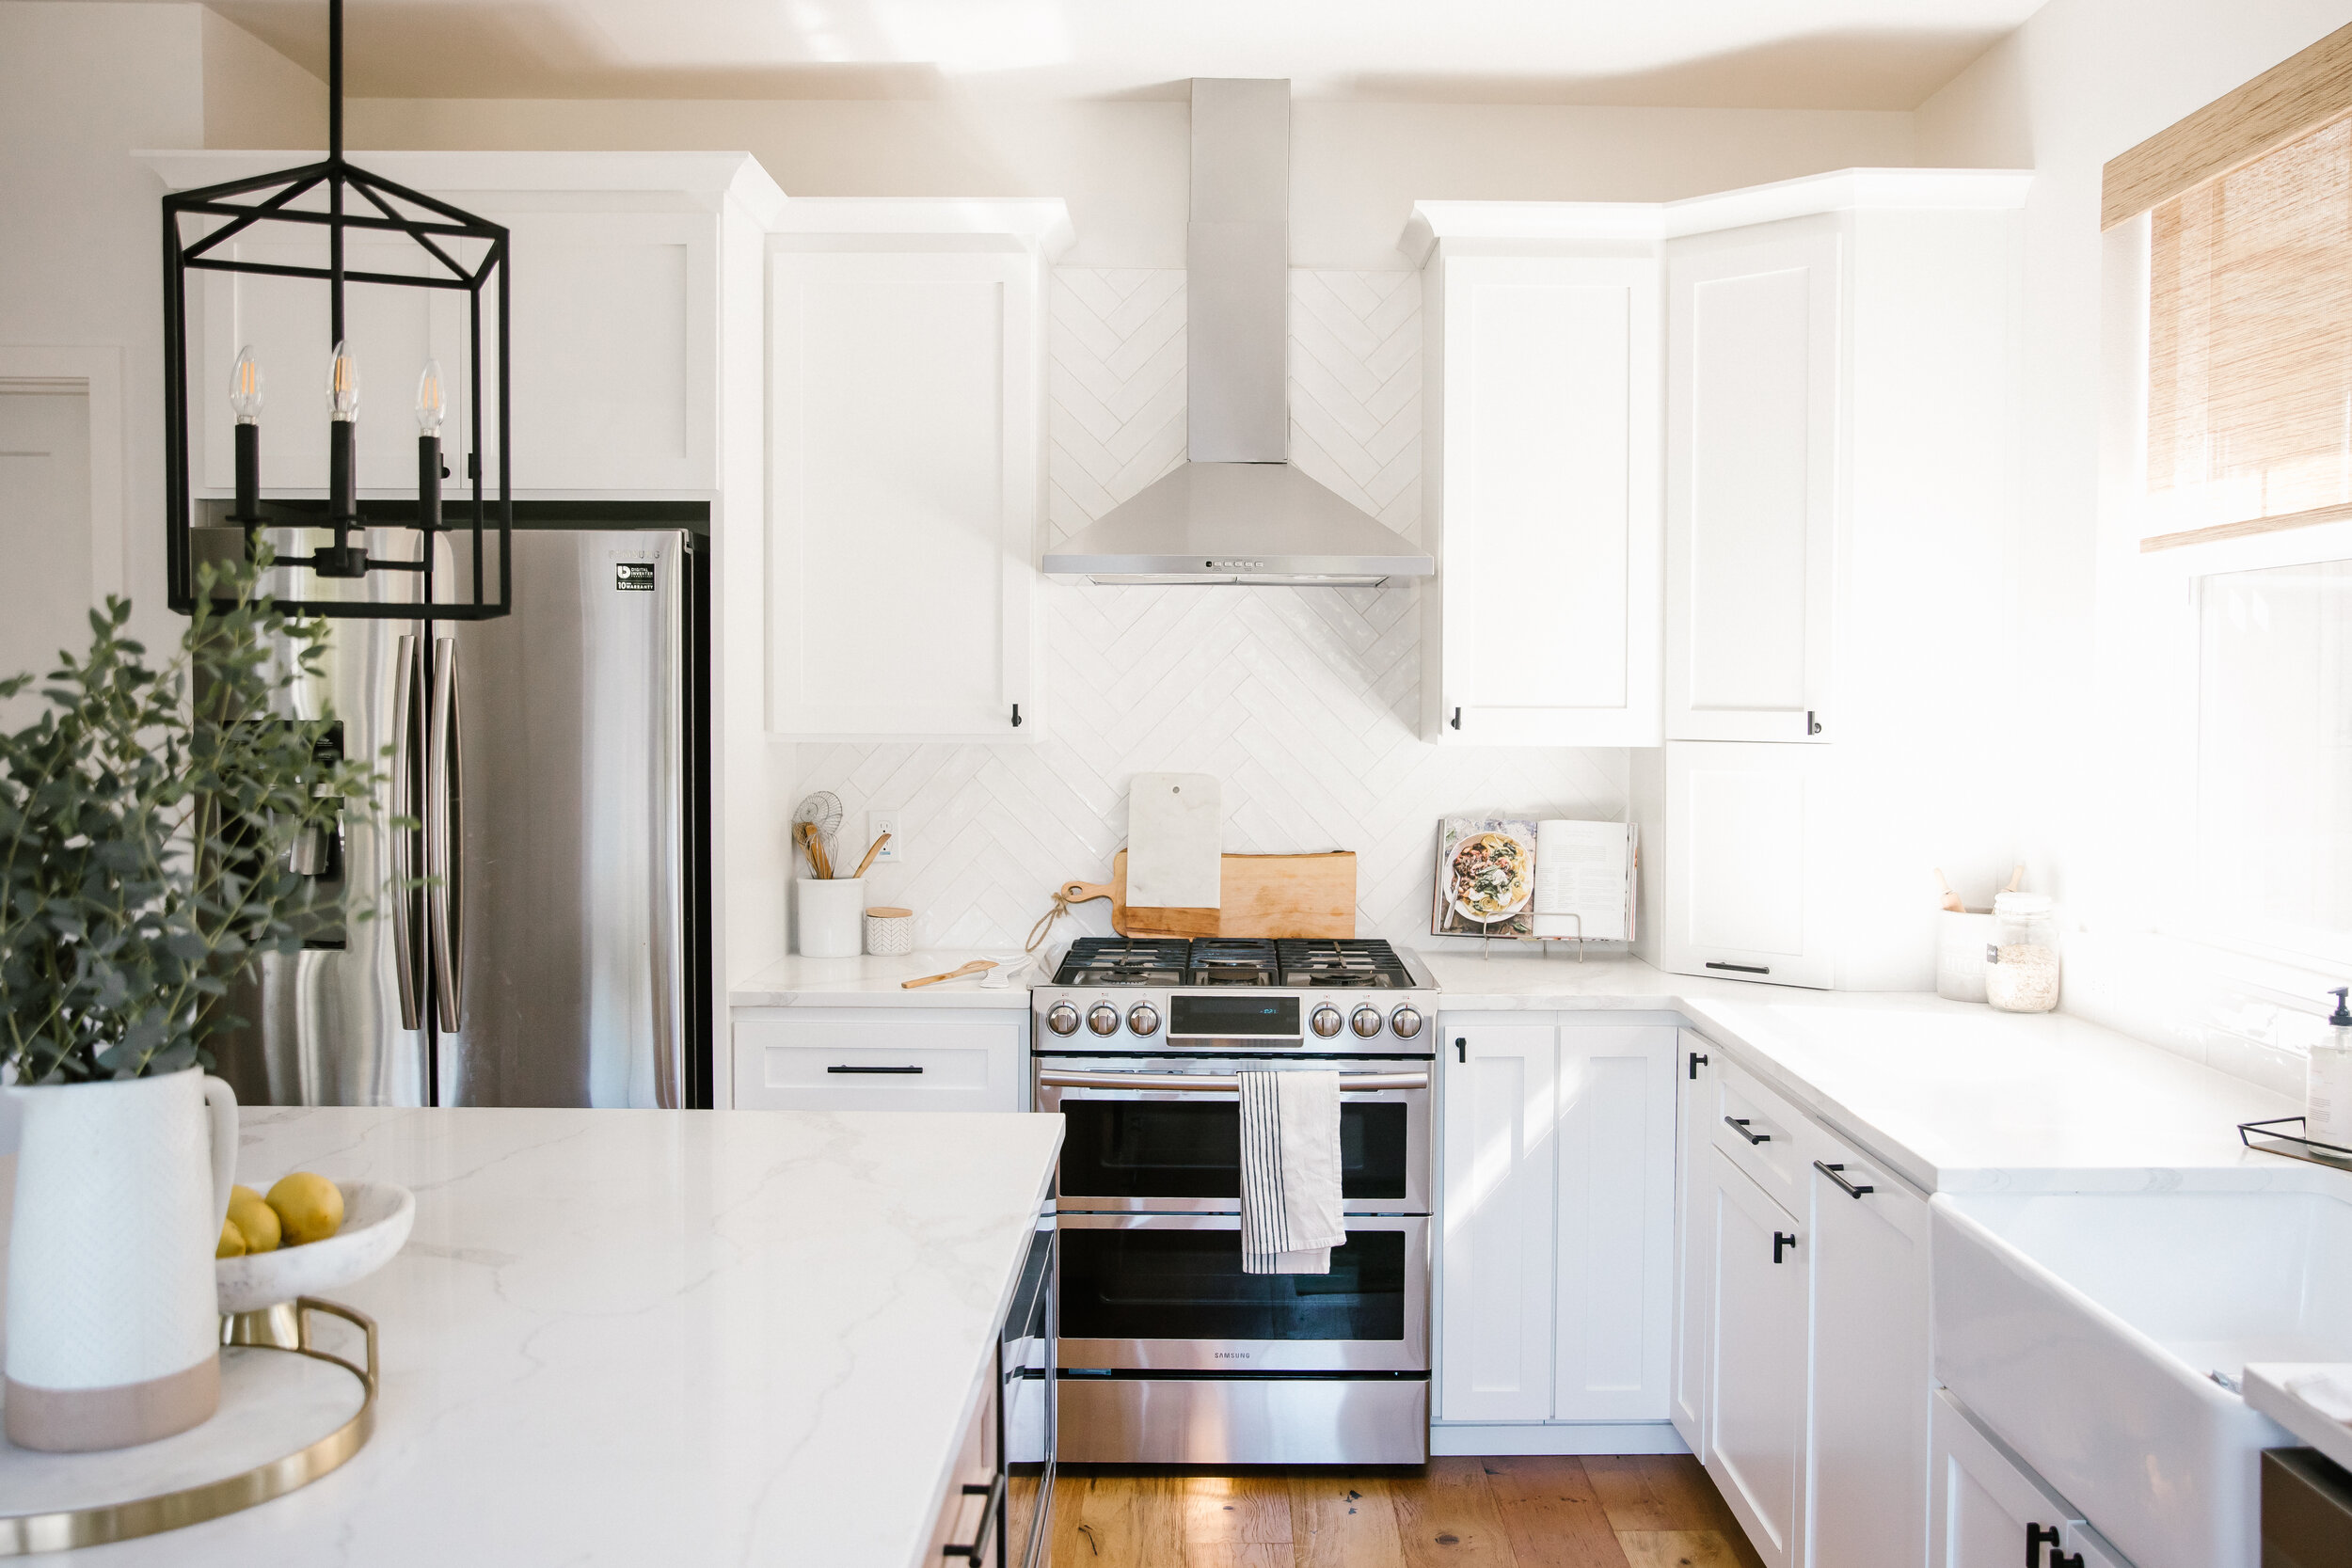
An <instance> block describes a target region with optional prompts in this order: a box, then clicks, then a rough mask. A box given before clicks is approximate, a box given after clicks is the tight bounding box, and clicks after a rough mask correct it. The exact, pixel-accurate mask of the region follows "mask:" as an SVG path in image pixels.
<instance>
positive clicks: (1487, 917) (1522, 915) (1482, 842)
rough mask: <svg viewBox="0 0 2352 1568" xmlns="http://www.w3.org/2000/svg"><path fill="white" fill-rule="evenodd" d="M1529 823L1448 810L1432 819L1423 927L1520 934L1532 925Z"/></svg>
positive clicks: (1454, 933) (1442, 932)
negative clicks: (1433, 850) (1432, 873)
mask: <svg viewBox="0 0 2352 1568" xmlns="http://www.w3.org/2000/svg"><path fill="white" fill-rule="evenodd" d="M1534 896H1535V824H1534V821H1533V820H1532V819H1531V820H1524V821H1522V820H1520V819H1518V818H1516V817H1481V816H1448V817H1442V818H1440V819H1439V820H1438V873H1437V886H1436V889H1435V896H1434V897H1433V899H1432V909H1431V911H1430V924H1429V929H1430V931H1431V933H1432V934H1433V935H1436V936H1441V937H1448V936H1451V937H1523V936H1527V935H1530V934H1532V933H1533V931H1534V913H1533V911H1532V906H1533V904H1534Z"/></svg>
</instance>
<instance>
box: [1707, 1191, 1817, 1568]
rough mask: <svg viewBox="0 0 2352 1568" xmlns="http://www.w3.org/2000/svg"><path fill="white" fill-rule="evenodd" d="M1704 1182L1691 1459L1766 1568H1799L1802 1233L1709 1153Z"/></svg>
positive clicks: (1804, 1293) (1802, 1498) (1802, 1496)
mask: <svg viewBox="0 0 2352 1568" xmlns="http://www.w3.org/2000/svg"><path fill="white" fill-rule="evenodd" d="M1701 1168H1702V1169H1704V1170H1705V1172H1706V1180H1707V1182H1708V1193H1709V1201H1708V1227H1709V1229H1710V1231H1711V1233H1712V1236H1713V1243H1714V1244H1713V1247H1712V1252H1711V1256H1710V1257H1709V1259H1708V1273H1709V1275H1710V1286H1709V1290H1708V1296H1709V1307H1710V1308H1711V1310H1710V1314H1709V1315H1710V1317H1711V1318H1712V1321H1713V1324H1712V1330H1711V1332H1710V1333H1709V1335H1708V1378H1707V1418H1706V1423H1705V1430H1706V1446H1705V1448H1704V1449H1703V1450H1702V1457H1703V1459H1704V1461H1705V1463H1706V1465H1707V1469H1708V1474H1709V1475H1711V1476H1712V1477H1713V1478H1714V1481H1715V1484H1716V1486H1717V1488H1718V1489H1719V1490H1720V1491H1722V1493H1723V1495H1724V1501H1725V1502H1727V1503H1729V1504H1730V1505H1731V1511H1732V1513H1734V1514H1735V1515H1737V1516H1738V1518H1739V1520H1740V1525H1741V1526H1742V1527H1743V1528H1745V1529H1746V1530H1747V1532H1748V1540H1749V1541H1750V1542H1751V1543H1752V1544H1754V1545H1755V1547H1756V1554H1757V1555H1758V1556H1760V1557H1761V1558H1762V1559H1763V1560H1764V1562H1765V1565H1766V1568H1798V1565H1799V1564H1801V1563H1802V1562H1803V1561H1804V1558H1803V1557H1802V1556H1800V1555H1799V1548H1800V1540H1801V1533H1800V1532H1801V1531H1802V1530H1803V1528H1804V1503H1805V1485H1804V1469H1805V1397H1806V1375H1805V1372H1806V1365H1805V1364H1806V1349H1807V1346H1806V1323H1805V1318H1806V1310H1805V1308H1806V1296H1807V1290H1806V1284H1807V1282H1806V1278H1805V1275H1806V1267H1807V1257H1808V1256H1809V1255H1808V1254H1807V1253H1806V1252H1805V1251H1804V1247H1805V1246H1806V1243H1807V1237H1806V1234H1805V1227H1803V1226H1801V1225H1800V1224H1799V1223H1798V1221H1797V1219H1796V1217H1795V1216H1794V1215H1792V1214H1790V1213H1789V1212H1788V1211H1787V1210H1785V1209H1783V1208H1781V1206H1780V1205H1779V1204H1777V1203H1775V1202H1773V1201H1772V1199H1771V1198H1770V1197H1768V1196H1765V1193H1764V1189H1763V1188H1761V1187H1759V1186H1757V1185H1756V1183H1755V1182H1754V1181H1753V1180H1750V1179H1749V1178H1748V1176H1747V1175H1746V1173H1745V1172H1743V1171H1741V1170H1740V1168H1739V1167H1738V1166H1736V1165H1734V1164H1732V1162H1731V1158H1730V1156H1728V1155H1726V1154H1725V1153H1724V1151H1723V1150H1722V1149H1720V1148H1714V1149H1710V1150H1709V1151H1708V1154H1707V1156H1706V1157H1705V1160H1704V1163H1703V1164H1702V1167H1701Z"/></svg>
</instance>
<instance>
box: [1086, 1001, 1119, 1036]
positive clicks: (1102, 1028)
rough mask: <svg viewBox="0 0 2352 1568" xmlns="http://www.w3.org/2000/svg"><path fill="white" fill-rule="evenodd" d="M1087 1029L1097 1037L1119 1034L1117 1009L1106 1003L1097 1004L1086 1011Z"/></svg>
mask: <svg viewBox="0 0 2352 1568" xmlns="http://www.w3.org/2000/svg"><path fill="white" fill-rule="evenodd" d="M1087 1027H1088V1028H1089V1029H1091V1030H1093V1031H1094V1032H1095V1033H1096V1034H1098V1035H1116V1034H1118V1033H1119V1009H1118V1008H1117V1007H1114V1006H1111V1005H1110V1004H1109V1003H1107V1002H1097V1003H1096V1004H1095V1005H1094V1006H1091V1007H1089V1008H1088V1009H1087Z"/></svg>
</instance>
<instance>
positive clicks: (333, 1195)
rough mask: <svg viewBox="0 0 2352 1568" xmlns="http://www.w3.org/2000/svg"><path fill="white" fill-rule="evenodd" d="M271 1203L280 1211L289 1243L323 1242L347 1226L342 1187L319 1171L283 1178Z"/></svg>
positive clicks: (297, 1173) (293, 1244) (271, 1195)
mask: <svg viewBox="0 0 2352 1568" xmlns="http://www.w3.org/2000/svg"><path fill="white" fill-rule="evenodd" d="M269 1206H270V1207H271V1208H272V1209H275V1210H277V1211H278V1223H279V1224H280V1225H282V1226H283V1227H285V1239H286V1243H287V1244H288V1245H289V1246H300V1245H302V1244H303V1243H305V1242H323V1241H325V1240H326V1238H327V1237H329V1236H332V1235H333V1234H335V1232H336V1231H338V1230H341V1229H342V1227H343V1195H342V1189H341V1188H339V1187H337V1186H336V1185H335V1183H333V1182H332V1181H329V1180H327V1179H326V1177H324V1176H321V1175H319V1174H318V1173H317V1172H315V1171H307V1170H298V1171H296V1172H294V1174H293V1175H292V1176H283V1177H279V1178H278V1185H276V1186H275V1187H272V1188H271V1189H270V1190H269Z"/></svg>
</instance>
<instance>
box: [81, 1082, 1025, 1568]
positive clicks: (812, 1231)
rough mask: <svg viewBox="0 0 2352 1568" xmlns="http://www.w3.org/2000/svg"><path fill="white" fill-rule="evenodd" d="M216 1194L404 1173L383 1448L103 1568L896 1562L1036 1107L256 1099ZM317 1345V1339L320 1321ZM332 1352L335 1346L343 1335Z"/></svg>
mask: <svg viewBox="0 0 2352 1568" xmlns="http://www.w3.org/2000/svg"><path fill="white" fill-rule="evenodd" d="M243 1121H244V1137H243V1148H242V1150H241V1152H240V1157H239V1162H238V1169H239V1180H243V1181H245V1182H246V1183H248V1184H250V1185H252V1186H256V1187H262V1188H266V1187H267V1186H268V1185H269V1184H270V1182H271V1180H274V1179H275V1178H276V1177H278V1176H279V1175H282V1174H284V1173H285V1172H287V1171H290V1170H295V1169H310V1170H318V1171H321V1172H324V1173H326V1174H327V1175H329V1176H333V1177H337V1178H340V1179H342V1180H389V1181H398V1182H400V1183H402V1184H403V1185H405V1186H407V1187H409V1188H411V1189H412V1190H413V1191H414V1192H415V1193H416V1196H417V1215H416V1228H415V1231H414V1233H413V1234H412V1235H411V1237H410V1239H409V1242H408V1245H407V1246H406V1248H405V1250H403V1251H402V1253H401V1254H400V1256H399V1257H397V1258H395V1259H393V1260H392V1261H391V1263H390V1264H389V1265H388V1266H387V1267H386V1268H385V1269H384V1270H383V1272H381V1273H379V1274H377V1275H373V1276H372V1277H370V1278H368V1279H365V1280H362V1281H360V1282H359V1283H358V1284H356V1285H353V1286H350V1287H347V1288H345V1289H342V1290H339V1291H335V1292H334V1294H335V1296H336V1298H337V1299H338V1300H341V1301H342V1302H345V1303H347V1304H348V1305H350V1306H353V1307H358V1308H359V1309H360V1310H362V1311H364V1312H367V1313H369V1314H371V1315H372V1316H373V1317H374V1318H375V1320H376V1322H377V1323H378V1324H379V1325H380V1327H381V1336H382V1359H383V1376H384V1382H383V1393H382V1398H381V1401H380V1402H379V1404H378V1407H377V1408H378V1415H379V1418H378V1422H377V1426H376V1430H375V1435H374V1437H373V1439H372V1440H371V1441H370V1442H369V1444H368V1446H367V1447H366V1448H365V1449H361V1450H360V1452H359V1453H358V1456H357V1457H355V1458H354V1459H353V1460H352V1461H351V1462H350V1463H349V1464H348V1465H345V1466H344V1467H343V1468H342V1469H341V1470H338V1471H336V1472H335V1473H334V1474H332V1475H329V1476H327V1477H326V1478H324V1479H323V1480H321V1481H316V1482H314V1483H312V1484H311V1485H310V1486H308V1487H306V1488H304V1489H303V1490H301V1491H299V1492H296V1493H294V1494H293V1495H291V1496H289V1497H281V1498H278V1499H277V1500H276V1501H273V1502H269V1503H265V1504H263V1505H262V1506H261V1507H259V1508H256V1509H252V1510H249V1511H247V1512H246V1513H237V1514H232V1515H230V1516H229V1517H227V1518H224V1519H215V1520H213V1521H211V1522H209V1523H206V1524H202V1525H197V1526H194V1527H191V1528H187V1529H182V1530H173V1531H169V1532H167V1533H166V1534H163V1535H160V1536H153V1537H150V1538H148V1539H145V1540H140V1541H133V1542H126V1543H121V1544H115V1545H110V1546H104V1547H99V1548H95V1549H91V1550H88V1551H83V1552H72V1553H60V1554H57V1556H56V1559H55V1560H56V1561H60V1562H62V1561H67V1560H87V1561H89V1562H90V1563H92V1564H101V1563H103V1564H105V1565H106V1568H142V1565H146V1564H165V1563H169V1564H172V1565H173V1568H208V1565H213V1564H218V1565H221V1568H230V1565H232V1564H233V1565H235V1568H341V1565H351V1568H365V1565H373V1564H380V1565H384V1568H392V1565H395V1564H397V1565H400V1568H412V1565H414V1564H417V1563H475V1562H496V1563H501V1564H512V1565H515V1568H530V1565H535V1564H554V1563H611V1564H626V1565H628V1568H637V1565H639V1564H645V1563H679V1564H709V1563H761V1564H767V1563H789V1564H807V1565H810V1568H850V1565H857V1568H865V1565H867V1564H872V1565H876V1568H913V1565H914V1563H915V1562H916V1560H917V1558H918V1554H919V1553H920V1551H921V1550H922V1548H923V1547H924V1545H925V1544H927V1542H928V1540H929V1537H930V1529H931V1527H932V1524H933V1522H934V1520H935V1519H936V1516H937V1515H936V1504H937V1500H938V1498H939V1497H941V1496H942V1495H943V1494H944V1491H945V1488H946V1481H947V1477H948V1472H949V1468H950V1466H951V1465H952V1463H953V1460H954V1449H955V1444H956V1441H957V1439H959V1438H960V1437H961V1435H962V1433H963V1430H964V1425H965V1422H966V1421H967V1420H968V1419H969V1418H970V1416H971V1413H972V1411H973V1410H974V1409H975V1408H977V1403H976V1402H977V1400H978V1399H979V1398H980V1397H981V1393H982V1388H983V1379H984V1375H985V1374H986V1373H987V1372H988V1371H989V1370H990V1369H991V1368H992V1367H993V1364H994V1359H995V1354H996V1349H995V1333H996V1329H997V1325H998V1323H999V1322H1000V1320H1001V1318H1002V1316H1003V1314H1004V1312H1005V1310H1006V1308H1007V1307H1008V1305H1009V1302H1010V1300H1011V1296H1012V1291H1013V1287H1014V1285H1015V1283H1016V1282H1017V1280H1018V1278H1019V1272H1020V1267H1021V1264H1022V1262H1023V1260H1024V1259H1025V1257H1026V1255H1027V1251H1028V1243H1029V1237H1030V1234H1031V1231H1032V1228H1033V1227H1034V1225H1035V1222H1036V1215H1037V1212H1038V1210H1039V1207H1040V1204H1041V1200H1042V1199H1043V1196H1044V1194H1045V1190H1046V1181H1047V1178H1048V1176H1049V1175H1050V1174H1051V1171H1052V1166H1053V1162H1054V1157H1055V1153H1056V1151H1057V1149H1058V1148H1059V1146H1060V1142H1061V1118H1060V1117H1034V1116H1009V1115H1008V1116H995V1115H977V1114H956V1113H938V1112H934V1113H928V1114H926V1113H915V1114H904V1113H899V1114H862V1115H859V1114H842V1115H817V1114H799V1113H786V1112H716V1113H714V1112H707V1111H704V1112H693V1111H690V1112H667V1111H504V1110H439V1111H401V1110H254V1109H248V1110H246V1112H245V1113H244V1114H243ZM336 1326H338V1327H339V1326H340V1325H336ZM354 1338H356V1336H355V1337H354Z"/></svg>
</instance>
